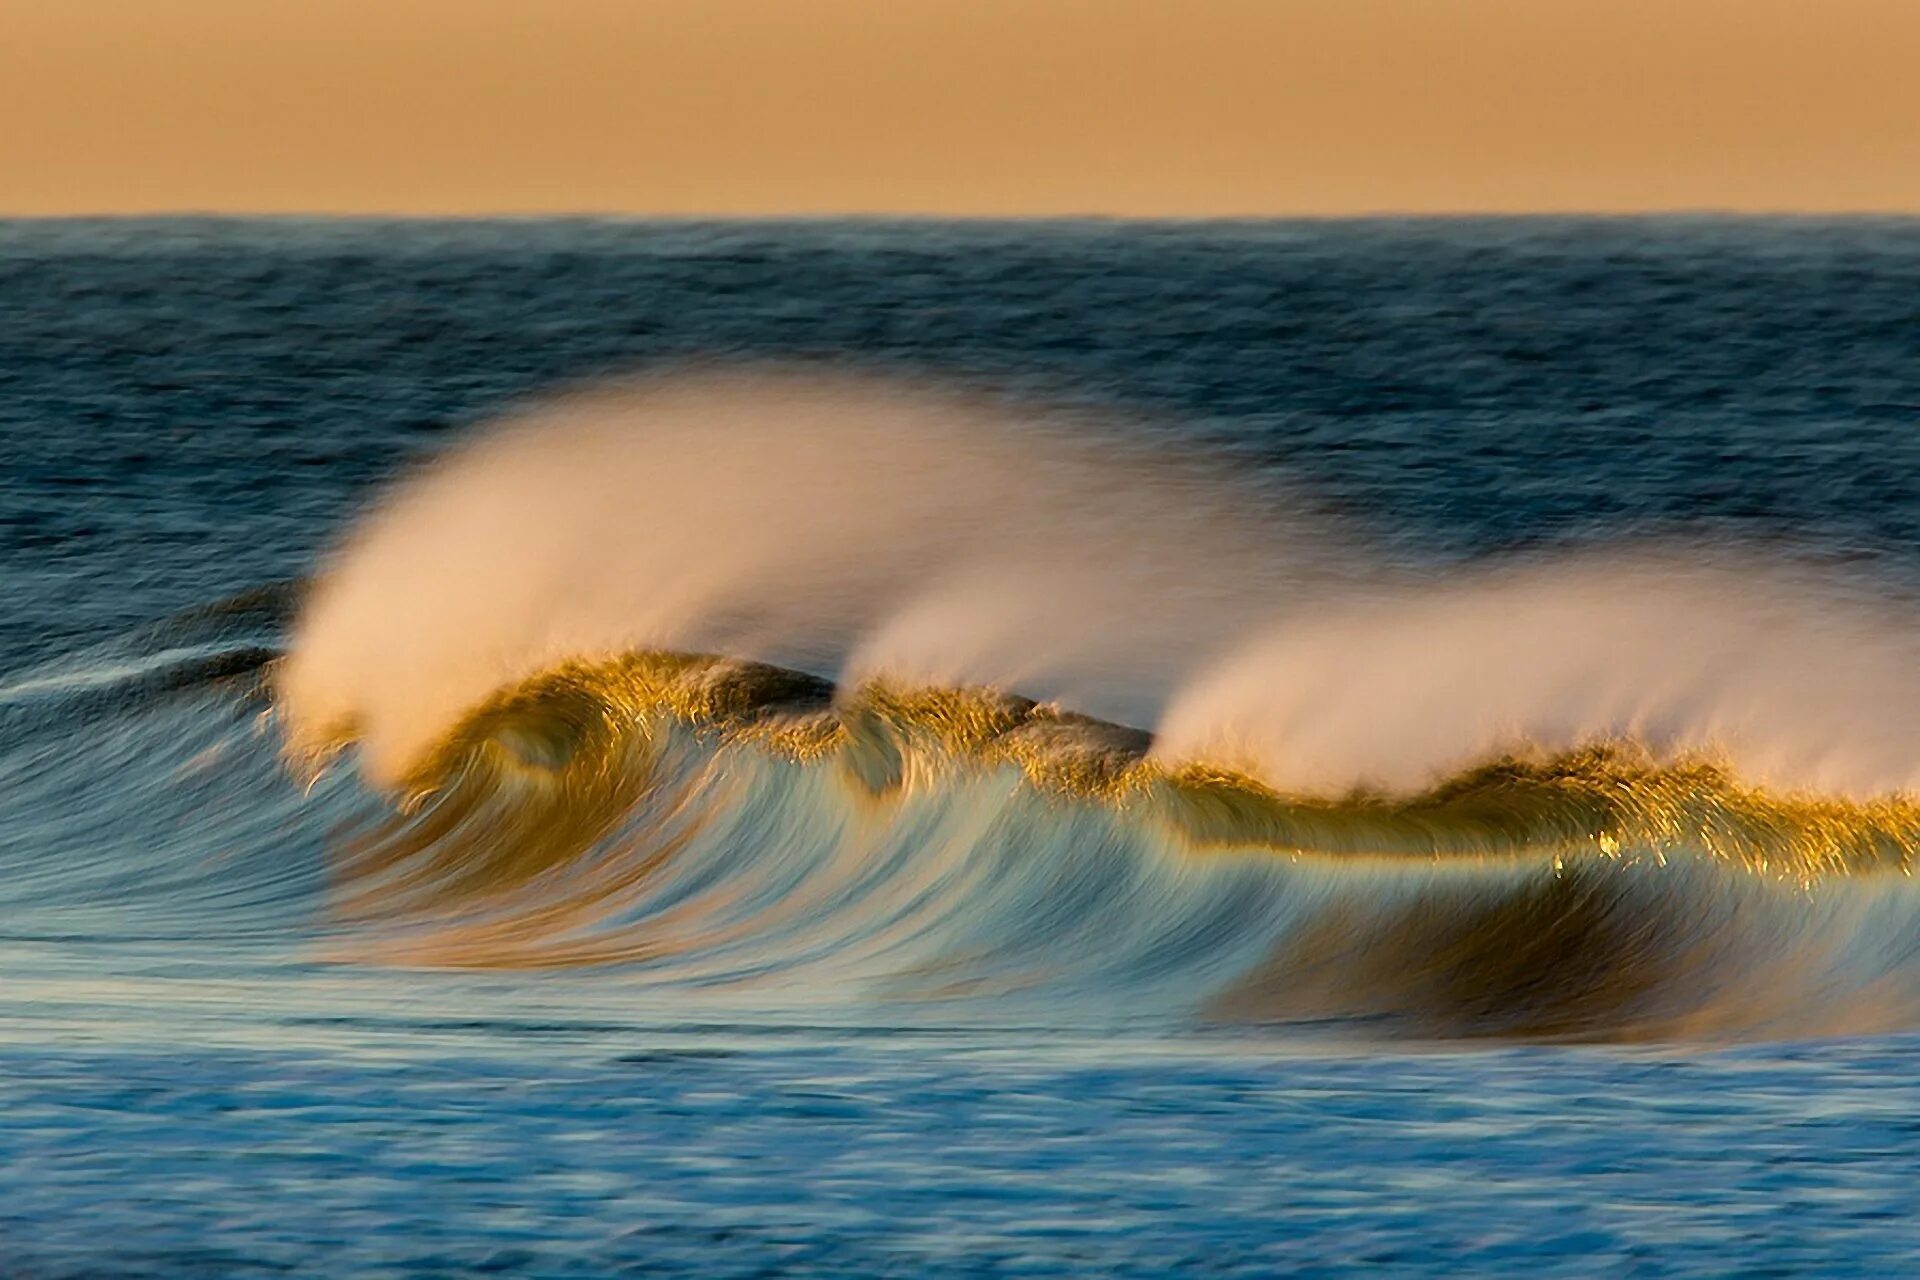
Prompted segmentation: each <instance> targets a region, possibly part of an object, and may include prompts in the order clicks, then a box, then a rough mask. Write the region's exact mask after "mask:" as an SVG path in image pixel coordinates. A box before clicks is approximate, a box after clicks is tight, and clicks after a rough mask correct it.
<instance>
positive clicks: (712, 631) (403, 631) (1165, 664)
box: [280, 370, 1920, 795]
mask: <svg viewBox="0 0 1920 1280" xmlns="http://www.w3.org/2000/svg"><path fill="white" fill-rule="evenodd" d="M1119 439H1121V436H1120V435H1118V434H1114V433H1103V432H1101V431H1100V430H1098V429H1097V426H1096V425H1095V424H1090V423H1088V422H1086V421H1084V420H1077V421H1076V420H1071V419H1068V418H1063V417H1060V416H1057V415H1042V414H1027V413H1023V412H1018V411H1015V410H1013V409H1011V408H1008V407H1007V406H1005V405H1003V404H998V403H995V402H992V401H989V400H987V399H985V398H982V397H977V396H968V395H964V394H960V393H954V392H946V391H938V390H930V389H925V388H916V387H911V386H905V385H899V384H892V383H887V382H882V381H878V380H874V379H863V378H834V377H826V376H821V375H813V374H804V373H793V372H777V371H764V370H763V371H757V372H734V373H705V374H694V375H681V376H674V377H664V378H659V379H654V380H651V381H645V382H637V383H631V384H625V385H622V386H617V387H612V388H609V389H606V390H603V391H600V392H596V393H592V394H586V395H580V396H575V397H571V398H568V399H565V400H562V401H559V402H557V403H555V404H553V405H551V406H548V407H546V408H541V409H536V410H533V411H530V412H528V413H525V414H521V415H518V416H515V417H513V418H511V419H509V420H507V421H504V422H502V423H500V424H498V425H497V426H496V427H495V428H493V429H492V430H490V431H488V432H486V433H484V434H483V435H482V436H481V437H480V438H479V440H478V441H477V442H476V443H474V444H473V445H471V446H469V447H467V448H465V449H461V450H458V451H456V452H454V453H453V454H452V455H450V456H449V457H447V458H446V459H444V460H442V461H441V462H440V463H439V464H438V465H436V466H434V467H431V468H429V469H427V470H426V471H425V472H424V473H423V474H422V475H420V476H418V477H416V478H414V479H412V480H411V481H409V482H407V483H405V484H403V485H402V486H400V487H399V488H398V489H396V490H395V491H394V492H393V493H392V494H390V495H389V497H388V499H387V501H385V502H384V503H383V504H382V505H380V506H379V507H378V508H377V509H376V510H375V511H374V512H373V513H372V514H371V515H370V516H368V517H367V518H366V519H365V520H364V521H363V522H362V523H361V525H360V526H359V527H358V528H357V529H356V530H355V531H354V532H353V534H352V535H351V537H350V538H349V539H348V540H347V542H346V543H345V544H344V546H343V547H342V548H341V549H340V551H339V552H338V554H337V555H336V557H335V559H334V561H333V563H332V565H331V566H330V568H329V569H328V570H327V572H326V573H325V574H324V575H323V576H322V578H321V579H320V581H319V583H318V585H317V587H316V589H315V590H314V592H313V594H312V596H311V597H310V599H309V601H308V602H307V606H306V608H305V609H304V610H303V612H302V616H301V618H300V620H299V622H298V624H297V627H296V633H295V637H294V643H293V647H292V651H291V653H290V655H289V657H288V660H287V662H286V663H285V664H284V668H283V671H282V673H281V678H280V686H281V687H280V693H281V699H282V706H283V708H284V709H285V712H286V714H287V717H288V723H289V726H290V733H291V737H292V740H293V742H294V743H295V745H296V746H300V745H308V746H311V745H317V744H318V743H320V742H322V741H324V740H327V739H328V738H330V737H331V736H333V735H334V734H335V733H337V732H338V731H339V730H340V729H341V728H342V727H343V726H352V728H353V731H354V732H355V733H357V734H358V736H359V738H360V740H361V743H362V752H363V755H362V759H363V763H364V766H365V767H366V768H367V769H368V770H369V772H370V773H371V774H372V775H373V776H374V777H376V778H377V779H391V778H393V777H395V776H397V775H398V774H400V773H401V772H403V771H404V769H405V768H406V766H407V764H408V763H409V762H410V760H411V759H412V758H413V757H414V756H415V755H416V754H417V753H418V752H419V751H420V750H422V749H423V748H424V747H425V746H427V745H428V744H430V743H431V742H432V741H433V740H434V739H435V738H436V737H438V735H439V734H441V733H442V732H443V731H444V730H445V729H446V728H447V727H448V726H449V725H450V724H452V723H453V722H454V721H455V720H457V719H458V717H459V716H460V715H461V714H462V713H463V712H464V711H465V710H467V709H468V708H470V707H471V706H472V705H473V704H474V703H476V702H477V701H479V700H480V699H482V698H484V697H485V696H486V695H487V694H488V693H489V692H491V691H492V690H494V689H496V688H498V687H499V686H501V685H502V684H504V683H506V682H508V681H512V680H515V679H519V678H523V677H525V676H527V675H531V674H533V673H535V672H537V671H539V670H542V669H544V668H546V667H548V666H550V665H552V664H553V663H555V662H557V661H560V660H563V659H566V658H576V657H578V658H591V657H597V656H605V655H609V654H613V653H618V652H622V651H626V650H631V649H636V648H673V649H691V650H701V651H717V652H725V653H731V654H736V655H739V656H742V657H749V658H756V659H759V660H762V661H768V662H774V663H780V664H784V665H790V666H797V667H801V668H803V669H807V670H810V671H814V672H816V673H819V674H823V675H828V676H833V677H838V678H842V679H846V680H851V681H855V682H857V681H860V680H864V679H868V678H872V677H877V676H884V677H889V678H892V679H896V680H903V681H918V682H932V683H941V684H957V683H992V684H998V685H1002V686H1005V687H1011V688H1015V689H1018V690H1019V691H1021V692H1025V693H1029V694H1033V695H1035V696H1041V697H1051V698H1055V699H1058V700H1060V701H1062V702H1065V703H1067V704H1068V705H1070V706H1072V707H1074V708H1076V709H1080V710H1084V711H1087V712H1090V713H1092V714H1096V715H1103V716H1108V717H1111V718H1115V719H1119V720H1123V721H1126V722H1128V723H1133V724H1136V725H1140V726H1142V727H1149V728H1156V729H1157V731H1158V740H1157V742H1156V746H1155V752H1156V754H1157V755H1158V756H1159V757H1160V758H1161V759H1163V760H1166V761H1168V762H1183V761H1190V760H1196V759H1204V760H1207V761H1209V762H1212V763H1219V764H1232V765H1237V766H1241V767H1245V768H1248V769H1251V770H1252V771H1254V772H1255V773H1257V774H1258V775H1259V776H1260V777H1262V778H1264V779H1265V780H1267V781H1268V782H1270V783H1272V784H1273V785H1275V786H1277V787H1280V788H1282V789H1286V790H1295V791H1319V792H1324V791H1338V790H1343V789H1346V788H1350V787H1353V786H1356V785H1363V784H1364V785H1375V786H1384V787H1389V788H1413V787H1418V786H1421V785H1425V784H1428V783H1431V782H1433V781H1435V780H1437V779H1439V778H1441V777H1443V776H1445V775H1446V774H1448V773H1450V772H1452V771H1455V770H1457V769H1458V768H1460V767H1462V766H1464V765H1468V764H1472V763H1474V762H1475V761H1477V760H1480V759H1484V758H1486V757H1487V756H1488V755H1490V754H1492V753H1495V752H1498V751H1501V750H1505V749H1509V748H1511V747H1513V746H1516V745H1521V744H1525V745H1529V746H1533V747H1538V748H1544V749H1560V748H1566V747H1572V746H1577V745H1580V744H1582V743H1584V742H1589V741H1594V740H1596V739H1611V738H1635V739H1638V740H1639V741H1641V742H1643V743H1644V744H1645V745H1647V746H1648V747H1650V748H1652V749H1653V750H1655V751H1657V752H1666V753H1690V752H1697V751H1714V752H1718V753H1721V754H1723V755H1724V756H1726V757H1727V758H1728V759H1729V761H1730V762H1731V763H1732V764H1734V765H1735V767H1737V768H1738V769H1740V770H1741V771H1742V772H1743V773H1746V774H1749V775H1750V776H1752V777H1753V778H1754V779H1755V780H1757V781H1762V782H1767V783H1770V784H1774V785H1778V786H1786V787H1794V788H1807V789H1822V790H1828V791H1835V792H1841V793H1846V794H1854V795H1866V794H1877V793H1883V792H1887V791H1891V790H1906V789H1912V788H1915V787H1916V786H1917V785H1920V661H1916V659H1917V658H1920V647H1917V646H1916V644H1915V642H1914V640H1913V639H1912V638H1911V637H1914V636H1916V635H1920V629H1916V628H1915V626H1914V625H1913V621H1914V620H1913V619H1911V618H1908V617H1905V616H1900V615H1896V614H1895V613H1893V612H1892V611H1891V610H1884V609H1875V608H1869V607H1866V606H1862V605H1860V604H1857V603H1846V602H1843V601H1842V600H1840V599H1839V597H1838V596H1837V595H1836V594H1834V593H1831V592H1826V591H1822V590H1820V589H1818V588H1817V587H1816V586H1814V585H1813V584H1810V583H1808V582H1807V581H1805V579H1804V578H1803V577H1800V576H1796V575H1790V574H1779V573H1772V572H1768V571H1763V570H1758V569H1752V568H1748V569H1736V568H1729V567H1725V566H1722V567H1719V568H1710V567H1705V566H1703V565H1689V564H1688V562H1687V561H1685V560H1684V559H1679V558H1675V557H1674V556H1672V555H1668V556H1665V557H1661V558H1651V557H1638V558H1634V559H1630V560H1617V561H1614V562H1603V561H1600V560H1597V559H1594V558H1591V557H1588V558H1584V559H1580V560H1576V561H1571V562H1568V563H1563V564H1561V565H1558V566H1540V565H1535V566H1533V567H1530V568H1527V569H1525V570H1511V571H1504V572H1502V571H1480V572H1474V573H1469V574H1466V575H1463V576H1460V577H1458V578H1457V579H1455V580H1453V581H1450V582H1445V583H1441V584H1438V585H1433V584H1425V585H1418V584H1409V583H1408V582H1407V581H1406V580H1405V579H1404V576H1402V575H1396V574H1394V573H1392V572H1389V571H1388V570H1387V569H1385V568H1384V567H1382V566H1380V565H1379V564H1377V563H1376V562H1374V561H1372V560H1370V559H1369V557H1368V556H1367V555H1366V554H1365V553H1364V552H1363V551H1360V550H1354V549H1349V550H1347V551H1345V552H1341V553H1336V552H1335V551H1334V550H1333V548H1334V547H1335V545H1336V544H1345V545H1348V546H1349V547H1350V548H1351V547H1352V546H1353V545H1354V540H1353V539H1351V537H1346V538H1339V539H1336V538H1334V537H1332V536H1330V535H1329V533H1328V531H1327V530H1326V529H1325V528H1324V526H1319V527H1316V524H1315V523H1314V522H1311V521H1307V520H1303V519H1301V518H1300V517H1299V516H1298V515H1297V514H1296V511H1295V508H1294V506H1293V505H1292V504H1281V503H1276V502H1275V500H1274V499H1273V498H1272V496H1271V494H1270V493H1269V494H1268V495H1267V496H1266V497H1265V498H1262V497H1259V496H1258V495H1256V493H1255V491H1253V490H1252V489H1250V488H1248V487H1245V486H1242V485H1240V484H1238V483H1236V482H1235V481H1233V480H1232V479H1230V478H1227V477H1224V476H1222V475H1220V474H1219V473H1217V472H1210V471H1206V470H1203V469H1198V468H1194V467H1190V466H1176V465H1174V464H1172V463H1170V462H1167V461H1165V460H1159V461H1156V460H1154V459H1152V458H1150V457H1148V456H1147V455H1146V454H1144V453H1143V452H1141V451H1139V450H1136V449H1128V448H1124V447H1121V446H1119V445H1118V444H1117V443H1116V442H1117V441H1118V440H1119Z"/></svg>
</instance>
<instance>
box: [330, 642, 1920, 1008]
mask: <svg viewBox="0 0 1920 1280" xmlns="http://www.w3.org/2000/svg"><path fill="white" fill-rule="evenodd" d="M309 763H310V765H311V763H312V762H311V761H310V762H309ZM1917 840H1920V806H1916V805H1914V804H1912V803H1909V802H1907V801H1905V800H1899V799H1889V800H1884V801H1880V802H1875V803H1871V804H1855V803H1852V802H1847V801H1839V800H1831V799H1818V798H1805V797H1799V798H1796V797H1782V796H1775V795H1771V794H1768V793H1765V792H1761V791H1757V790H1754V789H1751V788H1746V787H1743V786H1742V785H1740V784H1739V783H1738V782H1737V781H1735V780H1734V779H1733V778H1732V777H1731V776H1730V775H1729V774H1727V773H1726V771H1725V770H1724V769H1721V768H1719V767H1717V766H1714V765H1711V764H1704V763H1698V762H1695V763H1689V764H1682V765H1667V764H1661V763H1659V762H1657V761H1655V760H1652V759H1651V758H1649V757H1647V756H1645V755H1644V754H1643V753H1636V752H1635V751H1633V750H1632V749H1630V748H1627V747H1624V746H1616V747H1607V748H1593V749H1589V750H1585V751H1582V752H1578V753H1574V754H1572V755H1567V756H1560V757H1553V758H1545V759H1540V760H1533V761H1526V760H1518V759H1509V760H1504V761H1500V762H1497V763H1492V764H1488V765H1485V766H1482V767H1480V768H1477V769H1474V770H1471V771H1469V772H1468V773H1465V774H1463V775H1461V776H1459V777H1457V778H1454V779H1451V780H1449V781H1448V782H1447V783H1445V784H1444V785H1442V786H1439V787H1436V788H1434V789H1432V790H1430V791H1427V792H1423V793H1420V794H1417V795H1412V796H1401V797H1391V796H1381V795H1353V796H1348V797H1345V798H1340V799H1324V798H1316V797H1298V796H1294V797H1289V796H1285V795H1281V794H1279V793H1276V792H1274V791H1272V790H1271V789H1269V788H1267V787H1265V786H1264V785H1262V784H1261V783H1259V782H1257V781H1256V780H1254V779H1251V778H1248V777H1245V776H1244V775H1235V774H1231V773H1228V772H1225V771H1218V770H1202V769H1197V768H1191V767H1189V768H1181V769H1172V770H1170V769H1167V768H1165V767H1164V766H1162V765H1160V764H1158V763H1157V762H1155V761H1154V759H1153V758H1152V755H1151V751H1150V740H1149V739H1148V738H1147V736H1146V735H1145V734H1142V733H1139V732H1138V731H1135V730H1131V729H1127V728H1124V727H1122V726H1118V725H1115V724H1112V723H1109V722H1105V721H1100V720H1095V719H1092V718H1089V717H1085V716H1080V715H1075V714H1073V713H1070V712H1065V711H1062V710H1059V709H1057V708H1053V707H1049V706H1045V705H1042V704H1038V703H1035V702H1032V701H1030V700H1028V699H1024V698H1019V697H1015V696H1012V695H1009V694H1005V693H1001V692H998V691H994V690H990V689H928V688H917V689H903V688H898V687H893V686H888V685H885V684H878V683H875V684H868V685H865V686H862V687H860V688H857V689H853V690H836V689H835V688H834V687H833V686H831V685H830V684H828V683H826V682H824V681H822V680H820V679H818V678H816V677H812V676H808V675H806V674H804V673H800V672H796V671H792V670H787V669H782V668H777V667H772V666H768V665H765V664H760V663H753V662H745V661H741V660H737V659H730V658H724V657H717V656H711V655H692V654H674V653H658V652H643V653H634V654H629V655H623V656H622V657H620V658H618V659H614V660H610V661H606V662H601V663H593V664H588V663H579V662H575V663H566V664H562V665H561V666H559V667H557V668H555V669H554V670H552V671H549V672H545V673H542V674H540V675H539V676H536V677H534V678H532V679H529V680H527V681H524V682H520V683H517V684H515V685H513V686H511V687H509V688H507V689H504V690H502V691H500V692H498V693H497V694H496V695H495V696H493V697H492V698H490V699H488V700H486V701H485V702H484V703H483V704H482V705H481V706H480V707H478V708H477V709H475V710H474V711H473V712H472V713H471V714H470V715H469V716H468V717H467V718H465V719H463V720H462V721H461V722H460V723H459V724H458V725H457V726H455V728H454V729H452V730H451V731H450V732H449V733H447V734H446V735H445V736H444V737H443V738H442V739H441V740H440V741H439V742H437V743H435V744H434V745H433V747H432V748H431V749H430V750H428V751H427V752H426V753H424V754H423V755H422V756H421V757H420V759H419V760H418V762H417V763H416V764H415V766H414V767H413V769H412V770H411V771H410V772H409V773H408V774H407V775H406V776H405V778H404V779H403V780H402V781H401V782H400V783H399V784H398V795H397V800H396V811H395V813H394V814H393V815H392V816H391V817H389V818H387V819H384V820H382V821H379V822H376V823H374V824H372V825H370V826H369V827H367V828H366V829H364V830H362V831H360V832H359V833H357V834H356V836H355V837H354V838H353V839H352V840H351V841H350V842H349V844H348V845H347V847H346V848H344V849H343V850H340V851H339V857H338V860H337V861H336V863H335V873H336V876H337V880H336V897H335V899H334V902H335V907H336V909H337V910H338V911H339V912H340V915H341V918H342V919H343V920H345V921H349V922H351V924H352V926H353V927H352V929H351V930H349V931H348V932H347V933H346V934H344V935H343V936H342V937H341V938H339V939H338V940H337V945H338V946H339V947H340V948H341V950H340V951H339V952H338V953H337V954H338V955H340V956H341V957H342V958H348V959H353V960H356V961H369V960H371V961H379V962H383V963H403V964H414V965H429V966H453V967H577V966H591V965H609V966H626V968H625V969H623V972H628V973H629V974H634V975H643V976H644V979H645V980H646V981H648V982H650V983H655V984H665V985H668V986H679V987H697V988H703V989H707V988H715V987H732V986H741V985H764V984H773V985H774V986H791V985H794V984H800V985H806V986H810V987H817V986H819V985H823V984H824V985H826V986H828V987H843V988H853V989H858V990H864V991H867V992H869V993H872V994H878V995H882V996H884V997H886V998H888V999H890V1000H895V1001H899V1000H953V999H956V998H960V997H969V998H976V999H977V998H981V997H992V998H993V1000H994V1002H995V1004H996V1006H998V1007H1005V1006H1006V1004H1007V1002H1010V1001H1018V1000H1020V999H1022V998H1023V997H1024V998H1029V999H1034V1000H1037V1001H1040V1002H1041V1003H1042V1004H1043V1005H1052V1004H1054V1003H1055V1002H1058V1001H1061V1000H1063V999H1069V1000H1072V1001H1074V1002H1076V1003H1084V1004H1089V1005H1092V1006H1093V1007H1099V1008H1109V1009H1111V1008H1114V1007H1116V1006H1118V1007H1123V1008H1125V1009H1127V1010H1129V1011H1131V1012H1134V1013H1137V1014H1146V1013H1153V1012H1159V1013H1163V1014H1171V1013H1181V1014H1184V1015H1187V1016H1200V1017H1202V1018H1205V1019H1211V1020H1218V1021H1231V1022H1246V1021H1253V1022H1275V1021H1280V1022H1298V1021H1300V1020H1303V1019H1322V1018H1325V1019H1339V1020H1342V1021H1343V1022H1345V1023H1347V1024H1349V1025H1352V1024H1354V1023H1355V1020H1361V1021H1362V1022H1363V1023H1365V1024H1367V1025H1371V1026H1374V1027H1375V1028H1376V1029H1380V1030H1391V1031H1393V1032H1395V1033H1400V1034H1413V1035H1440V1036H1462V1035H1517V1036H1529V1037H1541V1036H1553V1037H1604V1038H1628V1037H1635V1036H1672V1035H1694V1036H1702V1035H1727V1034H1753V1033H1756V1032H1760V1031H1764V1032H1767V1033H1776V1034H1777V1033H1785V1032H1796V1033H1804V1032H1806V1031H1809V1030H1813V1029H1841V1028H1846V1029H1852V1030H1859V1029H1863V1028H1869V1027H1885V1026H1904V1025H1908V1024H1909V1023H1908V1020H1909V1019H1910V1018H1911V1017H1912V1016H1913V1014H1914V1013H1915V1012H1920V1005H1916V1002H1915V1001H1914V999H1913V998H1912V997H1913V995H1914V981H1913V980H1914V977H1915V976H1916V975H1915V973H1914V971H1913V969H1912V965H1913V964H1914V962H1915V960H1916V959H1917V958H1920V957H1917V956H1916V954H1915V948H1916V946H1917V945H1920V931H1917V930H1916V927H1915V926H1916V924H1920V916H1916V915H1915V914H1914V906H1915V898H1914V893H1913V891H1912V886H1911V881H1910V879H1909V878H1908V875H1907V871H1908V868H1909V865H1910V858H1911V851H1912V850H1913V849H1914V848H1915V847H1916V841H1917Z"/></svg>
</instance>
